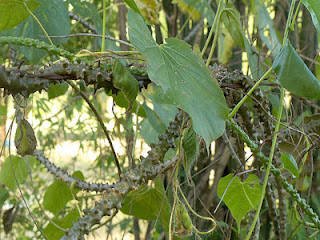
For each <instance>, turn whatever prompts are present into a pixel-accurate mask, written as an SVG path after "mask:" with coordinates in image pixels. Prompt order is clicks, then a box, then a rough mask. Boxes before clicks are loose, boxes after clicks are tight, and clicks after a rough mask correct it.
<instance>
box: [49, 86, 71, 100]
mask: <svg viewBox="0 0 320 240" xmlns="http://www.w3.org/2000/svg"><path fill="white" fill-rule="evenodd" d="M68 87H69V85H68V84H67V83H66V82H63V83H60V84H50V88H49V90H48V99H49V100H50V99H53V98H56V97H59V96H61V95H63V94H65V93H66V91H68Z"/></svg>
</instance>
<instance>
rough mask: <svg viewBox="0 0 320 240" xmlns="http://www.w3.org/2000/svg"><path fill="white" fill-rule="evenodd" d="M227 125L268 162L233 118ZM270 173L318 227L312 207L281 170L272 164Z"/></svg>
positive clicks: (318, 222) (319, 223) (261, 158)
mask: <svg viewBox="0 0 320 240" xmlns="http://www.w3.org/2000/svg"><path fill="white" fill-rule="evenodd" d="M227 125H228V127H229V128H230V130H232V131H233V132H234V133H235V134H237V135H238V136H239V137H240V139H241V140H242V141H244V142H245V143H246V144H247V146H248V147H249V148H250V149H251V151H252V152H253V154H254V155H255V156H256V157H258V158H259V159H260V160H261V162H262V163H263V164H264V165H265V166H266V165H267V164H268V162H269V160H268V158H267V157H266V156H265V155H264V154H263V153H262V152H261V151H260V149H259V146H258V145H257V144H256V143H255V142H254V141H252V140H251V139H250V138H249V136H248V135H247V134H246V133H245V132H244V131H243V130H242V129H241V127H240V126H239V125H238V124H237V123H236V122H235V121H234V120H233V119H228V120H227ZM270 171H271V173H272V174H273V175H274V176H275V177H276V178H277V180H278V181H279V182H280V184H281V185H282V186H283V188H284V189H285V190H286V191H287V192H288V193H289V194H290V195H291V197H292V199H293V200H294V201H296V202H297V204H298V205H299V207H300V208H301V209H302V210H303V211H304V212H305V213H306V214H307V215H308V216H309V217H310V219H311V221H312V222H313V223H314V224H315V226H317V227H318V228H320V220H319V216H318V215H317V214H316V213H315V212H314V211H313V209H312V208H311V207H310V206H309V205H308V204H307V203H306V200H305V199H303V198H301V197H300V195H299V193H298V192H297V190H296V189H294V187H293V186H292V185H291V184H290V183H288V181H287V179H286V178H285V177H284V176H282V175H281V171H280V170H279V169H278V168H276V167H275V166H274V165H271V170H270Z"/></svg>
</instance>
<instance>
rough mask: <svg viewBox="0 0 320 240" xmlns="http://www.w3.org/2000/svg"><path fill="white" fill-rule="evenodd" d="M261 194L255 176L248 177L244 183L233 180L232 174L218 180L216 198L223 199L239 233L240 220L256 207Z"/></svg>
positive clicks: (235, 178)
mask: <svg viewBox="0 0 320 240" xmlns="http://www.w3.org/2000/svg"><path fill="white" fill-rule="evenodd" d="M261 192H262V186H261V185H260V184H259V179H258V177H257V176H256V175H249V177H248V178H247V179H246V180H245V181H244V182H241V181H240V179H239V178H238V177H234V178H233V174H229V175H227V176H225V177H223V178H221V179H220V181H219V184H218V196H219V197H220V198H222V197H223V201H224V202H225V204H226V205H227V206H228V208H229V209H230V211H231V213H232V216H233V217H234V219H235V220H236V221H237V224H238V229H239V231H240V223H241V220H242V218H243V217H244V216H245V215H246V214H247V213H248V212H249V211H250V210H252V209H255V208H256V207H257V205H258V203H259V199H260V194H261Z"/></svg>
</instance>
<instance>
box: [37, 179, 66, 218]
mask: <svg viewBox="0 0 320 240" xmlns="http://www.w3.org/2000/svg"><path fill="white" fill-rule="evenodd" d="M70 200H72V195H71V191H70V188H69V186H68V185H67V184H66V183H65V182H62V181H60V180H57V181H55V182H54V183H52V184H51V185H50V186H49V187H48V188H47V191H46V193H45V195H44V198H43V207H44V208H45V209H47V210H49V211H50V212H52V213H53V214H57V213H58V212H59V211H61V210H62V209H63V208H64V207H65V206H66V204H67V203H68V202H69V201H70Z"/></svg>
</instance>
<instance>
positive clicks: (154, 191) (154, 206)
mask: <svg viewBox="0 0 320 240" xmlns="http://www.w3.org/2000/svg"><path fill="white" fill-rule="evenodd" d="M155 183H156V186H155V187H154V188H153V187H141V188H140V189H139V190H138V191H132V192H130V193H129V194H128V195H127V196H126V198H125V199H124V203H123V205H122V206H123V207H122V208H121V211H122V212H123V213H125V214H128V215H132V216H135V217H136V218H139V219H144V220H148V221H151V220H155V219H158V218H159V219H160V221H161V224H162V225H163V227H164V229H165V230H166V231H167V230H168V226H169V219H170V213H171V207H170V204H169V200H168V198H167V196H166V194H165V189H164V187H163V183H162V180H161V179H160V178H157V179H156V180H155Z"/></svg>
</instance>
